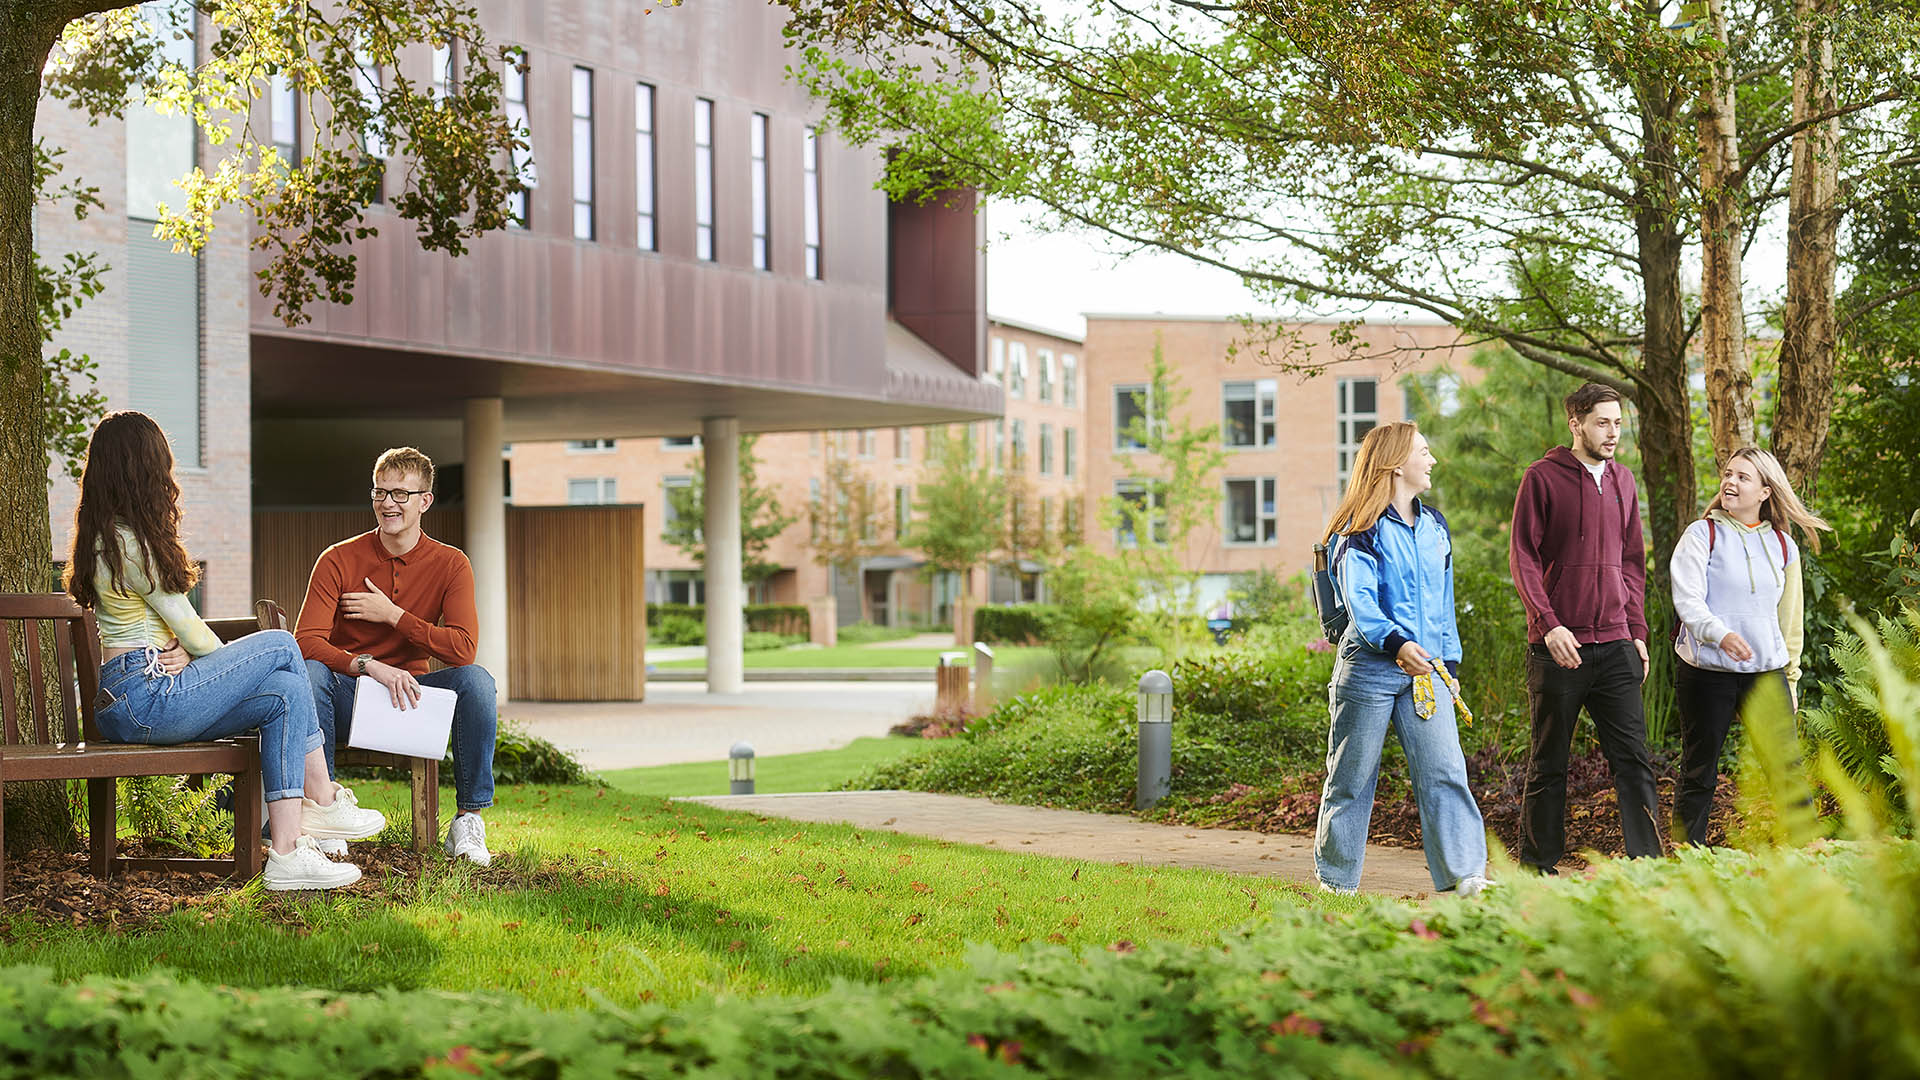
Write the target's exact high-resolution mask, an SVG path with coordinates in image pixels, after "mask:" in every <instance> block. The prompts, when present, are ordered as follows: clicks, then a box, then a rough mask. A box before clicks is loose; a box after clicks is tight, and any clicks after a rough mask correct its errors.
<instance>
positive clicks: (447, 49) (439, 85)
mask: <svg viewBox="0 0 1920 1080" xmlns="http://www.w3.org/2000/svg"><path fill="white" fill-rule="evenodd" d="M457 60H458V56H457V55H456V53H455V52H454V48H453V42H451V41H443V42H441V43H439V44H438V45H435V46H434V47H433V70H432V72H431V75H432V78H433V86H432V87H431V88H430V89H429V90H428V93H430V94H431V95H433V100H434V101H436V102H441V103H444V102H445V101H446V100H447V99H448V98H450V97H452V96H453V95H454V94H455V93H456V92H457V91H458V90H459V89H460V72H459V69H457V68H456V67H454V64H455V63H456V62H457Z"/></svg>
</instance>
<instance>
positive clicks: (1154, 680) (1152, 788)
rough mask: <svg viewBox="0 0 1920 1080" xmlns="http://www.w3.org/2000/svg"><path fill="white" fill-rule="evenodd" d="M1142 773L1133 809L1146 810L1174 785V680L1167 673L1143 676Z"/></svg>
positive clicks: (1141, 678)
mask: <svg viewBox="0 0 1920 1080" xmlns="http://www.w3.org/2000/svg"><path fill="white" fill-rule="evenodd" d="M1138 718H1139V721H1140V774H1139V777H1138V779H1137V780H1136V781H1135V782H1134V788H1133V808H1134V809H1136V810H1145V809H1147V808H1148V807H1151V806H1153V805H1154V804H1155V803H1157V802H1159V801H1160V800H1161V799H1164V798H1166V797H1167V791H1168V789H1169V787H1170V786H1171V785H1172V782H1173V678H1172V677H1171V676H1169V675H1168V674H1167V673H1166V672H1164V671H1158V670H1156V671H1149V672H1147V673H1146V674H1145V675H1142V676H1140V710H1139V713H1138Z"/></svg>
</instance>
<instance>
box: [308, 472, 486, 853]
mask: <svg viewBox="0 0 1920 1080" xmlns="http://www.w3.org/2000/svg"><path fill="white" fill-rule="evenodd" d="M432 505H433V461H432V460H431V459H429V458H428V457H427V455H425V454H423V453H421V452H420V451H418V450H415V449H414V448H413V447H411V446H402V447H399V448H397V449H393V450H389V451H387V452H386V453H384V454H381V455H380V459H379V460H378V461H376V462H374V463H373V516H374V529H373V531H372V532H366V533H361V534H360V535H359V536H356V537H354V538H353V539H351V540H342V541H341V542H339V543H337V544H335V545H333V546H332V547H330V548H328V549H327V550H326V551H324V552H322V553H321V555H320V560H319V561H318V562H316V563H315V564H314V566H313V578H312V579H311V580H310V581H309V582H308V583H307V599H306V602H305V603H304V604H302V605H301V606H300V622H299V624H298V625H297V626H296V627H295V628H294V632H293V636H294V637H295V638H296V639H297V640H298V641H299V643H300V652H301V654H302V655H303V656H305V657H306V659H307V675H308V677H309V679H311V680H312V683H313V697H314V704H315V705H316V706H317V707H318V712H319V714H320V731H321V734H322V735H324V736H325V741H324V742H323V743H322V748H323V749H324V750H325V751H326V759H327V775H329V776H332V775H333V773H334V767H333V757H334V749H335V747H336V746H337V745H344V744H345V743H346V741H347V737H348V734H349V729H350V728H351V727H352V725H353V695H354V687H355V685H356V683H355V680H356V679H357V678H358V677H359V676H361V675H370V676H372V677H373V678H374V679H375V680H376V681H377V682H379V684H380V685H381V686H382V687H384V688H385V689H386V691H387V693H388V694H390V695H391V696H392V698H393V704H394V706H395V707H396V708H409V707H411V706H413V705H416V704H418V703H419V701H420V688H421V687H422V686H437V687H442V688H444V689H448V690H452V691H453V692H454V693H455V694H457V695H458V701H457V703H456V704H455V705H454V707H453V791H454V800H455V814H454V818H453V821H452V823H451V824H450V825H448V827H447V844H446V847H447V854H448V855H449V856H451V857H453V858H457V859H469V860H471V861H473V862H475V863H478V864H479V865H481V866H486V865H488V864H489V863H490V862H492V860H493V856H492V855H491V854H490V853H489V852H488V851H487V826H486V823H485V822H484V821H482V820H481V819H480V811H482V810H484V809H486V808H487V807H489V806H492V805H493V743H494V735H495V731H496V727H497V724H498V719H499V717H498V714H497V713H496V711H495V707H494V706H495V702H494V697H495V690H494V684H493V676H492V675H489V674H488V673H487V669H485V668H483V667H481V666H480V665H478V664H475V663H474V662H473V657H474V650H475V647H476V644H477V637H478V635H477V633H476V630H477V625H478V623H479V617H478V615H476V613H475V611H474V605H473V566H472V564H470V563H469V562H467V556H466V554H465V553H464V552H462V551H461V550H460V549H459V548H456V547H449V546H447V545H446V544H442V543H440V542H439V541H438V540H435V539H433V538H432V537H430V536H428V535H427V534H426V533H425V532H423V531H421V528H420V517H421V515H422V514H425V513H426V512H427V509H428V508H429V507H431V506H432ZM429 658H432V659H434V660H438V661H440V662H441V663H442V664H445V665H447V666H446V667H445V668H444V669H443V670H440V671H433V672H429V671H428V670H427V661H428V659H429ZM341 790H342V791H344V790H345V789H344V788H343V789H341ZM349 797H350V796H349ZM341 846H342V847H344V845H341Z"/></svg>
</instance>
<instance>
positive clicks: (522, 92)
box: [501, 46, 540, 229]
mask: <svg viewBox="0 0 1920 1080" xmlns="http://www.w3.org/2000/svg"><path fill="white" fill-rule="evenodd" d="M526 66H527V51H526V50H525V49H522V48H519V47H517V46H516V47H514V48H512V49H509V50H508V51H507V58H506V69H505V71H504V72H503V73H502V78H501V97H502V98H503V99H505V101H506V107H507V122H508V123H510V124H512V125H513V126H514V127H516V128H518V129H519V132H520V137H521V141H523V142H524V143H525V144H526V145H524V146H515V147H514V148H513V166H514V169H515V171H516V172H517V173H518V174H519V177H520V182H521V183H522V184H524V185H526V186H527V187H528V188H529V189H531V188H536V187H539V186H540V174H539V172H538V171H537V170H536V169H535V168H534V164H533V115H532V114H531V113H529V112H528V111H527V72H526V71H525V70H523V69H524V68H525V67H526ZM532 194H533V193H532V191H531V190H529V191H516V192H514V193H513V194H512V195H509V196H507V209H508V210H509V211H510V212H512V214H513V223H514V224H515V225H518V226H519V227H521V228H523V229H525V228H528V227H530V226H531V225H532V223H533V217H532V210H533V207H532V205H531V203H532V199H531V196H532Z"/></svg>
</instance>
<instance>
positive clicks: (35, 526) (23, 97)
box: [0, 3, 75, 851]
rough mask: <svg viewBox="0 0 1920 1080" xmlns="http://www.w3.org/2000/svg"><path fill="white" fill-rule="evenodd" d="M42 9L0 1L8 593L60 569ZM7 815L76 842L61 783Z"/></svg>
mask: <svg viewBox="0 0 1920 1080" xmlns="http://www.w3.org/2000/svg"><path fill="white" fill-rule="evenodd" d="M40 7H41V5H39V4H35V3H12V4H5V5H0V521H5V522H6V523H7V525H6V527H5V528H4V529H0V592H46V591H47V588H48V586H49V584H50V582H51V578H52V576H53V533H52V530H51V528H50V527H49V524H48V521H47V465H48V461H47V436H46V425H47V408H46V384H45V380H46V374H45V371H44V369H43V367H42V363H41V348H40V321H39V317H40V316H39V313H40V308H39V304H38V303H37V302H36V300H35V298H34V288H33V262H32V254H33V212H34V199H35V192H34V178H33V123H34V114H35V111H36V110H37V109H38V108H39V104H40V71H41V69H42V67H43V66H44V65H45V64H46V62H47V54H48V53H49V52H50V51H52V49H53V43H54V42H55V41H56V40H58V38H59V36H60V28H61V25H62V20H61V19H60V18H59V17H58V16H49V15H47V14H45V13H44V12H42V11H40V10H39V8H40ZM47 644H48V648H47V650H46V651H47V655H46V656H45V657H43V658H42V660H43V665H44V666H43V670H45V671H47V672H49V673H51V672H52V671H54V670H56V669H55V667H54V665H53V663H52V660H53V656H52V643H51V642H48V643H47ZM5 662H6V663H8V664H10V665H12V666H13V672H12V676H13V678H14V679H15V680H16V682H15V685H16V686H25V685H27V683H26V679H27V672H26V666H25V664H26V657H25V654H24V653H19V654H17V655H9V656H7V657H6V659H5ZM49 700H58V698H51V699H49ZM50 719H51V720H52V721H53V722H54V723H55V724H56V725H57V724H58V723H59V720H58V718H57V717H52V718H50ZM63 734H64V733H63ZM6 815H7V817H6V823H5V827H6V844H7V848H8V850H13V851H17V850H23V849H25V848H29V847H37V846H47V845H60V846H70V845H72V844H73V843H74V840H75V834H74V828H73V817H72V815H71V814H70V813H69V812H68V810H67V802H66V791H65V789H64V787H63V786H62V785H61V784H59V783H38V784H16V785H13V786H12V787H10V788H9V789H8V791H7V799H6Z"/></svg>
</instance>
